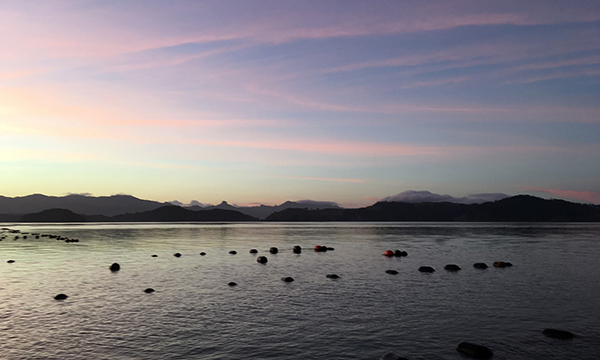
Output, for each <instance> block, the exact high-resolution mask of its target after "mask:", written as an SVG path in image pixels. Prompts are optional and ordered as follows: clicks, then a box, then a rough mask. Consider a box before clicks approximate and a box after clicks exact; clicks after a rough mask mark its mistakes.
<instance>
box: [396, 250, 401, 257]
mask: <svg viewBox="0 0 600 360" xmlns="http://www.w3.org/2000/svg"><path fill="white" fill-rule="evenodd" d="M394 256H397V257H400V256H402V251H400V250H394Z"/></svg>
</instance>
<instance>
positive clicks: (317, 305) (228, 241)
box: [0, 222, 600, 360]
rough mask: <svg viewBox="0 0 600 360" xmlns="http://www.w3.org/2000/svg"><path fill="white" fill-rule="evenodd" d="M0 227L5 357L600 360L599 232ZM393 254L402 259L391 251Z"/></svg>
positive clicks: (377, 226) (561, 227)
mask: <svg viewBox="0 0 600 360" xmlns="http://www.w3.org/2000/svg"><path fill="white" fill-rule="evenodd" d="M0 227H5V228H9V229H12V230H19V231H20V233H9V232H8V231H7V230H2V231H0V236H5V238H4V239H3V240H2V241H1V242H0V254H1V257H0V334H2V336H1V338H0V358H2V359H209V360H225V359H227V360H232V359H248V360H250V359H327V360H342V359H344V360H346V359H364V360H367V359H372V360H379V359H380V358H381V356H382V355H383V354H385V353H387V352H394V353H396V354H398V355H401V356H404V357H406V358H408V359H411V360H412V359H448V360H450V359H466V358H465V356H464V355H462V354H461V353H459V352H457V350H456V347H457V345H458V344H459V343H461V342H463V341H469V342H472V343H476V344H480V345H484V346H487V347H488V348H490V349H491V350H492V351H493V352H494V357H493V358H494V359H517V360H518V359H579V360H581V359H600V266H599V265H600V224H590V223H578V224H573V223H558V224H556V223H518V224H517V223H264V222H261V223H143V224H142V223H135V224H132V223H127V224H114V223H108V224H107V223H104V224H94V223H91V224H90V223H85V224H22V223H19V224H0ZM24 233H27V234H24ZM32 233H39V234H50V235H57V236H61V237H64V238H69V239H78V240H79V242H77V243H74V242H69V243H67V242H65V241H63V240H56V239H51V238H49V237H40V238H39V239H36V237H35V236H34V235H32ZM17 236H19V238H18V239H16V240H15V237H17ZM25 236H27V238H26V239H25V238H24V237H25ZM296 245H299V246H301V247H302V253H301V254H295V253H293V251H292V248H293V246H296ZM316 245H323V246H328V247H331V248H333V250H330V251H326V252H315V251H314V250H313V248H314V247H315V246H316ZM271 247H277V248H278V250H279V251H278V253H277V254H271V253H270V252H269V249H270V248H271ZM253 248H255V249H257V250H258V253H257V254H252V253H250V252H249V250H250V249H253ZM396 249H398V250H403V251H406V252H407V254H408V256H406V257H386V256H384V255H383V253H384V251H386V250H396ZM232 250H235V251H237V254H230V251H232ZM201 252H205V253H206V254H205V255H204V256H202V255H200V253H201ZM175 253H180V254H181V257H175V256H174V255H173V254H175ZM152 255H157V256H156V257H152ZM258 256H266V257H267V259H268V262H267V263H266V264H260V263H258V262H257V260H256V258H257V257H258ZM8 260H14V263H8V262H7V261H8ZM495 261H505V262H510V263H512V264H513V266H512V267H505V268H496V267H493V266H492V263H493V262H495ZM476 262H484V263H486V264H488V265H489V268H488V269H484V270H482V269H476V268H474V267H473V264H474V263H476ZM112 263H118V264H120V270H119V271H116V272H112V271H110V270H109V266H110V265H111V264H112ZM447 264H456V265H458V266H460V267H461V270H460V271H456V272H449V271H446V270H444V266H445V265H447ZM421 266H431V267H433V268H434V269H435V272H433V273H423V272H420V271H418V269H419V267H421ZM386 270H396V271H397V272H398V274H396V275H393V274H388V273H386ZM328 274H336V275H338V276H339V278H338V279H331V278H328V277H326V275H328ZM284 277H292V278H293V279H294V281H292V282H285V281H282V278H284ZM230 282H235V283H236V284H237V285H236V286H230V285H229V283H230ZM147 288H152V289H154V290H155V291H154V292H153V293H146V292H145V291H144V290H145V289H147ZM57 294H66V295H67V296H68V298H67V299H65V300H55V299H54V296H55V295H57ZM546 328H554V329H562V330H567V331H570V332H572V333H574V334H575V337H574V338H573V339H570V340H561V339H554V338H549V337H546V336H545V335H544V334H543V333H542V331H543V330H544V329H546Z"/></svg>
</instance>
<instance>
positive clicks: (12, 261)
mask: <svg viewBox="0 0 600 360" xmlns="http://www.w3.org/2000/svg"><path fill="white" fill-rule="evenodd" d="M14 262H15V261H14V260H8V261H7V263H9V264H12V263H14Z"/></svg>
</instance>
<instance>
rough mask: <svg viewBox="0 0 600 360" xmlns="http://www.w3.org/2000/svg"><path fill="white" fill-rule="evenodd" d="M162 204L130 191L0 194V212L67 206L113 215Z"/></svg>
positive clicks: (156, 206)
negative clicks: (97, 195) (92, 193)
mask: <svg viewBox="0 0 600 360" xmlns="http://www.w3.org/2000/svg"><path fill="white" fill-rule="evenodd" d="M163 205H164V204H163V203H160V202H157V201H150V200H141V199H138V198H136V197H134V196H130V195H113V196H99V197H93V196H84V195H67V196H63V197H55V196H46V195H41V194H34V195H28V196H23V197H14V198H10V197H5V196H0V214H29V213H37V212H40V211H43V210H48V209H68V210H71V211H73V212H74V213H77V214H83V215H96V214H101V215H106V216H114V215H118V214H123V213H127V212H141V211H150V210H154V209H156V208H159V207H161V206H163Z"/></svg>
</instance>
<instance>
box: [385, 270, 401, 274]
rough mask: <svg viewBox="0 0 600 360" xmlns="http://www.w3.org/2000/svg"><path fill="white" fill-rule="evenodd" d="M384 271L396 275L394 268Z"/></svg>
mask: <svg viewBox="0 0 600 360" xmlns="http://www.w3.org/2000/svg"><path fill="white" fill-rule="evenodd" d="M385 273H386V274H390V275H398V271H396V270H386V271H385Z"/></svg>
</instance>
